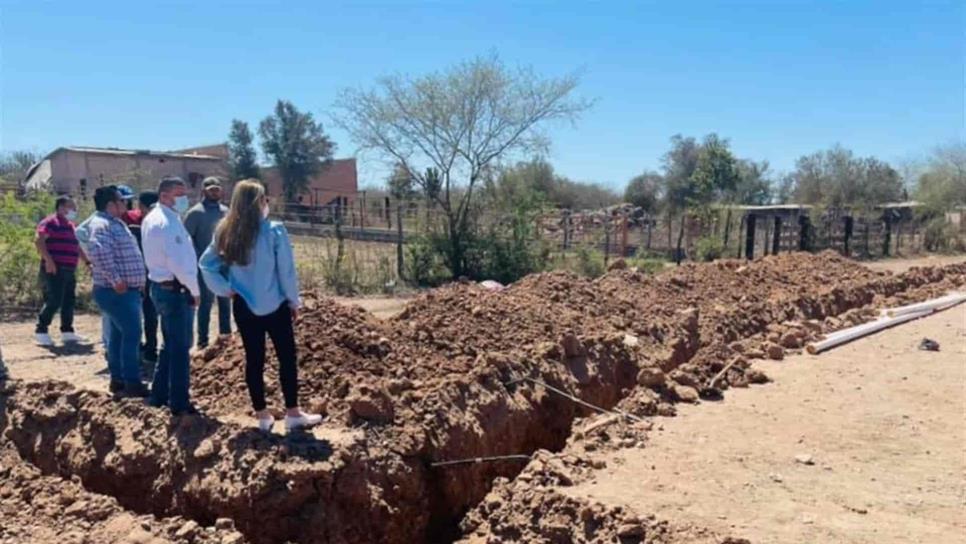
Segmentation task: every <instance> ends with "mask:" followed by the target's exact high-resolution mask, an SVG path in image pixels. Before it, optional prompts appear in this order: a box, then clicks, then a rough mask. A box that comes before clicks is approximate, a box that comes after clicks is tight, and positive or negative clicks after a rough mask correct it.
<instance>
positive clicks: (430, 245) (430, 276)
mask: <svg viewBox="0 0 966 544" xmlns="http://www.w3.org/2000/svg"><path fill="white" fill-rule="evenodd" d="M440 245H441V244H440V243H439V241H437V240H434V237H433V236H431V235H423V236H417V237H414V238H412V239H411V240H410V241H409V242H408V243H407V244H406V252H405V253H406V254H405V257H404V258H403V271H404V273H405V280H406V281H408V282H409V283H412V284H413V285H418V286H420V287H433V286H436V285H441V284H442V283H444V282H445V281H446V280H447V279H448V278H449V277H450V276H451V273H450V271H449V270H448V269H447V268H446V265H445V264H444V261H443V257H442V249H441V248H440Z"/></svg>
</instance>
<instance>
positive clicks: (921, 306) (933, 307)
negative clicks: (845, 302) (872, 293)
mask: <svg viewBox="0 0 966 544" xmlns="http://www.w3.org/2000/svg"><path fill="white" fill-rule="evenodd" d="M963 302H966V293H949V294H948V295H946V296H943V297H939V298H934V299H932V300H926V301H924V302H917V303H915V304H909V305H908V306H899V307H897V308H887V309H885V310H882V312H881V315H880V316H879V317H878V318H877V319H876V321H878V320H881V319H884V318H889V317H898V316H901V315H907V314H914V313H919V312H925V311H935V312H939V311H942V310H946V309H948V308H952V307H953V306H955V305H957V304H961V303H963ZM874 322H875V321H871V322H870V323H874ZM867 324H868V323H863V325H867ZM853 328H854V327H850V328H846V329H839V330H837V331H835V332H830V333H828V334H826V335H824V336H823V337H822V340H831V339H833V338H837V337H839V336H842V334H845V333H848V332H849V331H851V330H852V329H853Z"/></svg>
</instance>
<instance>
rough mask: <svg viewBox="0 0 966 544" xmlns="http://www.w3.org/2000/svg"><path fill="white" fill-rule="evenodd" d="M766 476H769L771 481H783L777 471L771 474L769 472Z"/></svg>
mask: <svg viewBox="0 0 966 544" xmlns="http://www.w3.org/2000/svg"><path fill="white" fill-rule="evenodd" d="M768 477H769V478H771V481H773V482H778V483H781V482H783V481H784V478H782V475H781V474H777V473H774V472H773V473H771V474H769V475H768Z"/></svg>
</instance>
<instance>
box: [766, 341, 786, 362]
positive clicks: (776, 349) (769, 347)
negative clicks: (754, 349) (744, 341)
mask: <svg viewBox="0 0 966 544" xmlns="http://www.w3.org/2000/svg"><path fill="white" fill-rule="evenodd" d="M765 354H766V355H768V358H769V359H771V360H773V361H781V360H782V359H784V358H785V350H784V348H782V347H781V346H779V345H778V344H774V343H771V342H769V343H768V344H766V345H765Z"/></svg>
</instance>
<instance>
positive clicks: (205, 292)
mask: <svg viewBox="0 0 966 544" xmlns="http://www.w3.org/2000/svg"><path fill="white" fill-rule="evenodd" d="M202 186H203V189H204V198H203V199H202V200H201V202H199V203H197V204H195V205H194V207H192V208H191V209H190V210H188V214H187V215H186V216H185V218H184V227H185V229H187V231H188V234H189V235H190V236H191V242H192V244H193V245H194V248H195V255H196V256H197V257H198V258H199V259H200V258H201V254H202V253H204V252H205V250H206V249H208V246H209V245H211V239H212V237H213V236H214V234H215V227H216V226H217V225H218V222H219V221H221V218H222V217H224V216H225V213H226V212H228V208H227V207H226V206H225V205H224V204H222V203H221V197H222V188H221V180H220V179H218V178H216V177H208V178H205V180H204V182H203V184H202ZM198 287H199V288H200V289H201V303H200V304H199V305H198V347H199V348H203V347H206V346H207V345H208V340H209V338H208V323H209V322H210V321H211V305H212V303H213V302H214V300H215V298H217V299H218V334H222V335H224V334H231V302H230V301H229V299H227V298H225V297H215V294H214V293H212V292H211V290H210V289H208V287H207V286H206V285H205V280H204V278H202V277H201V274H199V275H198Z"/></svg>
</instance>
